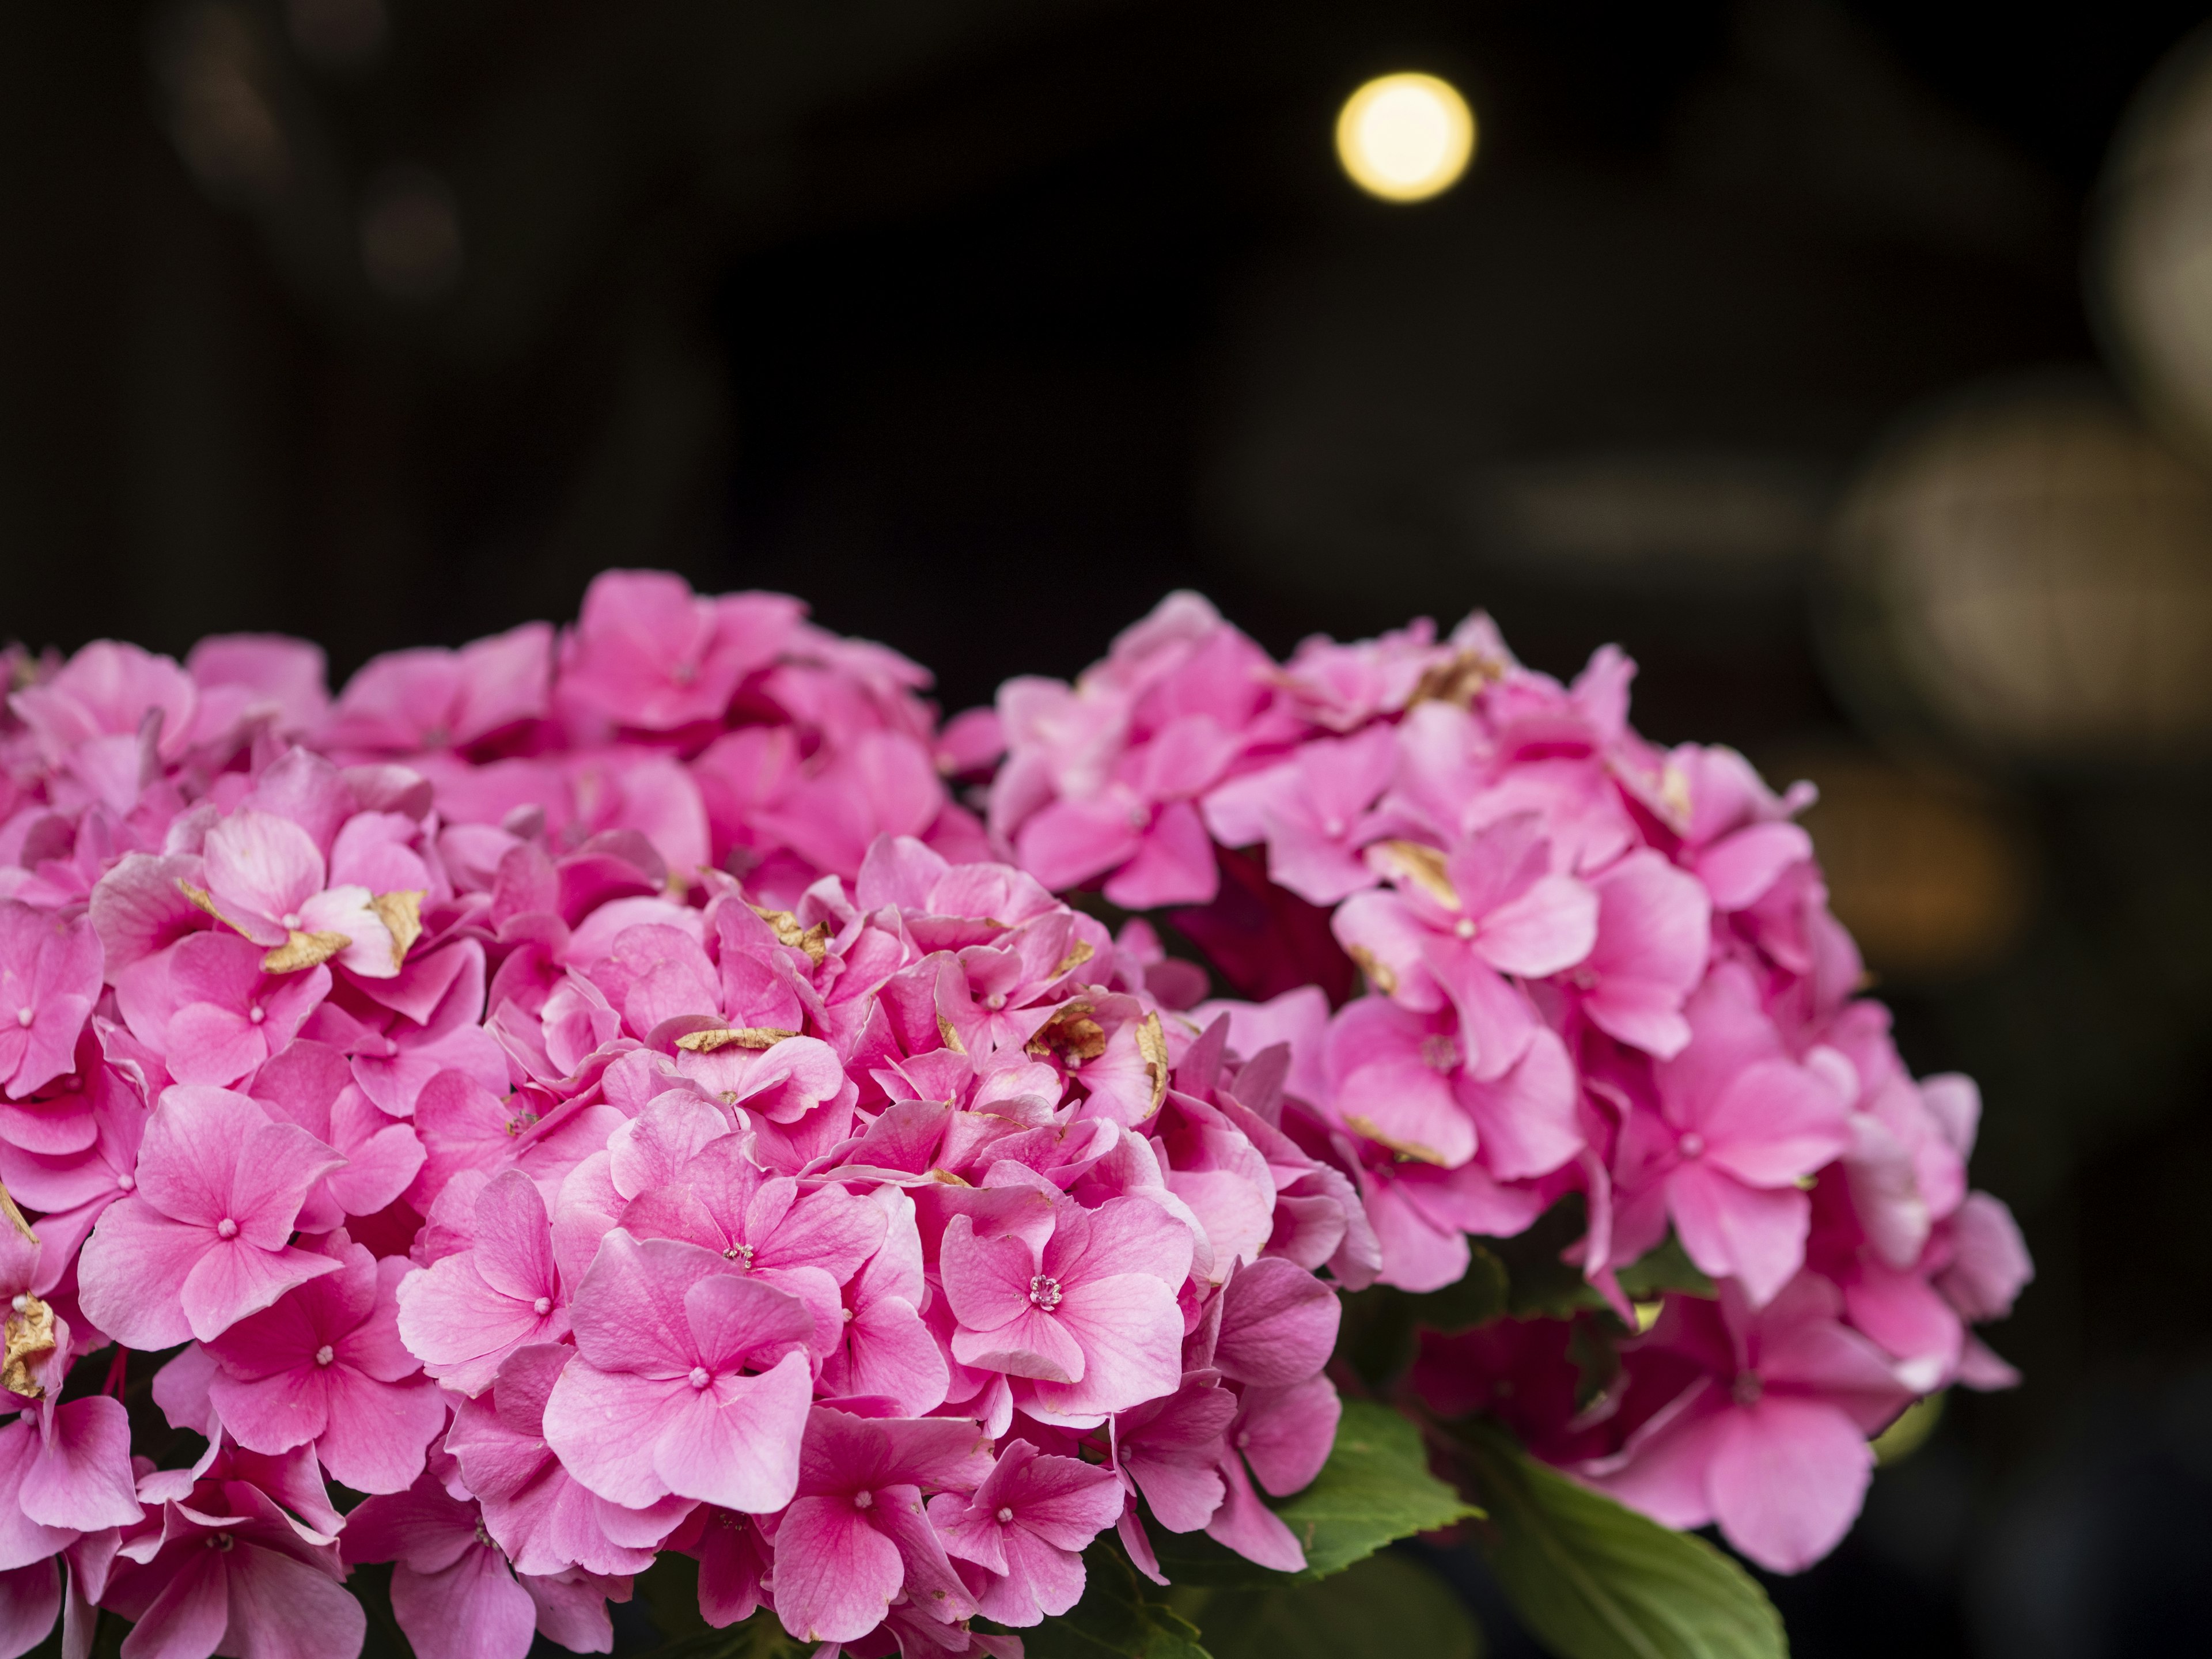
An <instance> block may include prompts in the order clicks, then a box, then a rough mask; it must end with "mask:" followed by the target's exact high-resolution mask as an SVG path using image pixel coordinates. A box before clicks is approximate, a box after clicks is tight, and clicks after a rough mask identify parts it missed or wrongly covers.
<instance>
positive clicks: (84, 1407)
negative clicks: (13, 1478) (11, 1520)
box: [21, 1395, 142, 1532]
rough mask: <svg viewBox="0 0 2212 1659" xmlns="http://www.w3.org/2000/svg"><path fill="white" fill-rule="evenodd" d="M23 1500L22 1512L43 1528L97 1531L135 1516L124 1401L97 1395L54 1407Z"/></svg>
mask: <svg viewBox="0 0 2212 1659" xmlns="http://www.w3.org/2000/svg"><path fill="white" fill-rule="evenodd" d="M21 1502H22V1505H23V1513H24V1515H25V1516H27V1518H28V1519H30V1520H32V1521H34V1522H38V1523H39V1524H40V1526H46V1527H67V1528H72V1529H74V1530H76V1531H78V1532H97V1531H99V1530H100V1528H103V1527H125V1526H129V1525H130V1524H131V1522H135V1521H137V1519H138V1518H139V1516H140V1514H141V1513H142V1511H141V1510H139V1507H138V1500H137V1496H136V1479H135V1477H134V1475H133V1474H132V1471H131V1419H130V1418H129V1416H128V1415H127V1414H126V1413H125V1411H124V1409H123V1402H122V1401H118V1400H110V1399H108V1398H107V1397H106V1396H105V1395H93V1396H91V1397H89V1398H87V1399H82V1400H70V1401H64V1402H63V1403H62V1404H61V1405H60V1406H58V1407H56V1408H55V1410H54V1422H53V1429H52V1438H51V1440H50V1441H49V1442H47V1443H43V1444H42V1445H41V1446H40V1449H39V1454H38V1456H37V1458H36V1459H35V1461H34V1462H33V1464H32V1466H31V1471H30V1474H29V1476H28V1478H27V1480H25V1481H24V1483H23V1491H22V1498H21Z"/></svg>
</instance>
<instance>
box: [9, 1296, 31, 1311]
mask: <svg viewBox="0 0 2212 1659" xmlns="http://www.w3.org/2000/svg"><path fill="white" fill-rule="evenodd" d="M8 1305H9V1307H11V1308H13V1309H14V1310H15V1311H16V1312H17V1313H28V1312H30V1311H31V1298H30V1297H29V1296H27V1294H25V1293H24V1292H23V1291H16V1292H15V1297H13V1299H11V1300H10V1301H9V1304H8Z"/></svg>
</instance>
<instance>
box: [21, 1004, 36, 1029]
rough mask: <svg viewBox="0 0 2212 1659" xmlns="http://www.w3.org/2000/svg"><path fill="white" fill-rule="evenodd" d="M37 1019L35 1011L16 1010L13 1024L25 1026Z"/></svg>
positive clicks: (28, 1009)
mask: <svg viewBox="0 0 2212 1659" xmlns="http://www.w3.org/2000/svg"><path fill="white" fill-rule="evenodd" d="M38 1017H39V1016H38V1012H37V1011H36V1010H35V1009H31V1008H18V1009H17V1010H16V1011H15V1024H18V1025H24V1026H27V1025H29V1024H30V1023H31V1022H32V1021H33V1020H34V1019H36V1018H38Z"/></svg>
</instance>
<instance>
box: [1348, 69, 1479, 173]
mask: <svg viewBox="0 0 2212 1659" xmlns="http://www.w3.org/2000/svg"><path fill="white" fill-rule="evenodd" d="M1336 154H1337V156H1338V159H1339V160H1340V161H1342V162H1343V163H1344V170H1345V171H1346V173H1350V174H1351V175H1352V183H1353V184H1355V185H1358V186H1359V187H1360V189H1362V190H1364V191H1366V192H1367V193H1368V194H1369V195H1370V196H1379V197H1382V198H1383V200H1384V201H1386V202H1419V201H1422V200H1424V199H1425V198H1426V197H1431V196H1435V195H1437V194H1438V193H1440V192H1441V191H1447V190H1449V189H1450V188H1451V187H1452V185H1455V184H1456V183H1457V182H1458V181H1459V176H1460V174H1461V173H1465V172H1466V171H1467V164H1468V161H1470V160H1472V159H1473V157H1474V111H1473V110H1471V109H1469V108H1468V106H1467V100H1466V99H1464V98H1462V97H1461V96H1460V95H1459V90H1458V88H1455V87H1454V86H1453V85H1452V84H1451V82H1449V81H1439V80H1438V79H1437V77H1436V76H1433V75H1413V74H1407V75H1385V76H1382V77H1381V78H1380V79H1378V80H1374V81H1370V82H1368V83H1367V84H1366V85H1365V86H1364V87H1362V88H1359V90H1358V91H1357V92H1355V93H1353V94H1352V96H1351V97H1350V98H1348V99H1346V100H1345V105H1344V112H1343V113H1342V114H1340V115H1339V116H1338V117H1337V118H1336Z"/></svg>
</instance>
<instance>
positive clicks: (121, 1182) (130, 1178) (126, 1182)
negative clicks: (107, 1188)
mask: <svg viewBox="0 0 2212 1659" xmlns="http://www.w3.org/2000/svg"><path fill="white" fill-rule="evenodd" d="M115 1184H116V1185H117V1186H118V1187H120V1188H123V1190H124V1191H125V1192H126V1193H127V1192H129V1191H130V1190H131V1188H133V1187H136V1186H137V1184H138V1177H137V1176H135V1175H132V1174H131V1171H130V1170H124V1171H123V1173H122V1174H120V1175H118V1176H116V1177H115Z"/></svg>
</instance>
